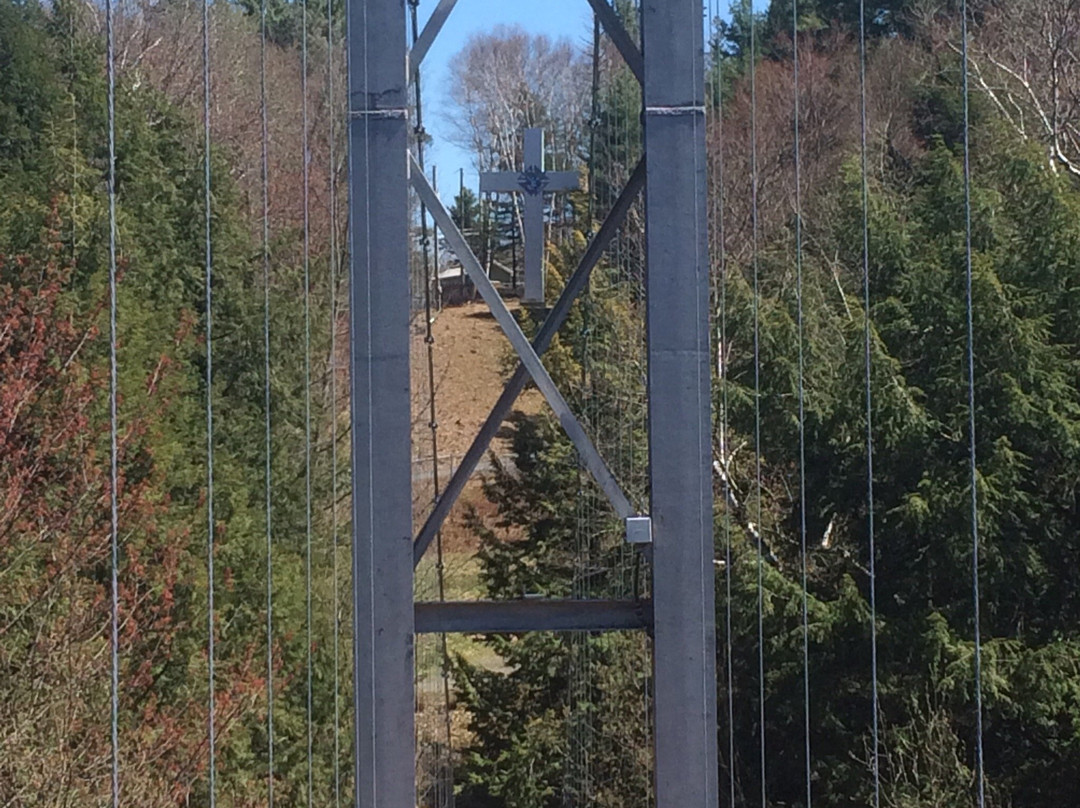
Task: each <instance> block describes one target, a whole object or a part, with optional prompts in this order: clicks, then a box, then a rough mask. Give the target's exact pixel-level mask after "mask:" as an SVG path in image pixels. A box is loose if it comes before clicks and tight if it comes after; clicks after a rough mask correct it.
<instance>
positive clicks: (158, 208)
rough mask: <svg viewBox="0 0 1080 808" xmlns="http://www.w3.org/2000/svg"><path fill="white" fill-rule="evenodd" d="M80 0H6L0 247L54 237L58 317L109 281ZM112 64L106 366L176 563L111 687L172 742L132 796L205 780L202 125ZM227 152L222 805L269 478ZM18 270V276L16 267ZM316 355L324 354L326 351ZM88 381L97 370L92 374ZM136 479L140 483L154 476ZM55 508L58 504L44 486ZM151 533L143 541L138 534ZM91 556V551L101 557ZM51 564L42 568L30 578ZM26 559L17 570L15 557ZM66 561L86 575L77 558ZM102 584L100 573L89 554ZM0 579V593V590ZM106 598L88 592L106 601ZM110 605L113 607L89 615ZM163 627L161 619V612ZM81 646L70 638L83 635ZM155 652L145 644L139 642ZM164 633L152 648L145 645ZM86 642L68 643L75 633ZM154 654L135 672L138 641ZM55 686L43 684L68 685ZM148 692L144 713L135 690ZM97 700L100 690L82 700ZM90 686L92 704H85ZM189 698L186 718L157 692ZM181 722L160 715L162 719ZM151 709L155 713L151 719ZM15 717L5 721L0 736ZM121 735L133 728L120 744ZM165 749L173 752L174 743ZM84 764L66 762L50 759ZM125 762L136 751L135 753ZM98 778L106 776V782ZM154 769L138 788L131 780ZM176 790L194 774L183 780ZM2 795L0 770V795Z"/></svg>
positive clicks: (256, 607)
mask: <svg viewBox="0 0 1080 808" xmlns="http://www.w3.org/2000/svg"><path fill="white" fill-rule="evenodd" d="M96 26H97V21H96V19H95V18H94V13H93V11H92V10H89V9H86V8H84V7H82V6H79V5H76V4H72V3H68V2H59V3H57V4H55V5H54V6H53V8H52V9H51V10H50V11H49V12H48V13H46V12H45V11H43V10H42V8H41V7H40V6H39V5H38V4H36V3H27V4H22V3H14V2H10V0H0V121H2V125H3V133H4V134H3V135H0V192H2V193H3V197H4V205H3V209H2V211H0V253H2V254H8V255H12V254H16V255H17V254H19V253H23V252H30V251H31V250H34V249H37V247H36V246H35V245H39V244H40V243H41V241H42V239H43V238H44V237H45V235H44V234H47V233H49V232H51V231H54V230H55V231H56V236H55V239H56V240H57V241H58V242H59V245H60V247H59V248H60V249H61V252H62V254H63V255H64V257H65V259H66V260H67V261H69V262H70V263H71V266H72V270H71V272H70V275H69V277H68V278H67V280H66V281H65V283H64V288H63V296H64V302H65V307H64V311H65V312H67V314H66V316H68V317H71V318H83V319H85V320H89V322H90V323H91V325H93V326H94V327H95V328H97V329H98V331H102V330H105V331H106V333H107V329H106V328H105V326H106V324H105V323H104V322H103V320H102V316H103V315H102V306H101V301H102V300H103V299H106V297H107V271H108V266H107V259H108V253H107V247H108V220H107V200H106V187H105V183H104V182H103V177H104V176H105V175H106V172H107V162H106V160H107V152H106V146H105V144H106V142H107V140H106V132H105V123H106V120H105V109H106V104H105V77H104V71H103V69H102V67H101V66H102V65H103V64H104V47H103V42H102V40H101V38H100V35H99V31H98V30H97V28H96ZM131 76H132V74H130V73H122V74H121V76H120V80H119V82H118V87H117V100H116V113H117V141H116V157H117V163H116V168H117V198H118V210H117V216H118V245H119V258H120V271H121V278H120V284H119V295H118V300H117V307H118V311H119V371H120V388H121V405H120V419H121V430H122V431H123V430H125V429H131V430H138V434H139V435H140V437H141V440H142V442H143V443H142V452H141V454H140V455H139V460H138V462H133V464H132V466H131V468H125V469H124V471H125V476H126V479H127V481H128V484H129V485H136V484H145V485H148V486H149V487H150V490H149V491H148V492H147V494H146V497H147V498H148V504H147V506H146V507H147V508H150V509H152V512H153V524H154V525H155V530H156V532H155V533H154V534H153V535H159V536H162V537H167V539H168V541H169V542H170V545H171V551H172V552H173V553H174V554H175V556H170V561H169V563H170V565H172V566H171V567H170V569H174V570H175V571H174V572H173V573H172V575H173V578H171V579H170V584H169V588H168V592H169V598H170V603H171V604H172V608H173V612H171V613H170V614H169V616H168V621H169V622H168V630H167V632H166V633H167V636H168V642H167V644H164V641H162V640H155V637H158V636H160V635H162V633H163V632H165V631H166V629H165V628H163V627H162V626H161V625H157V624H154V625H145V626H142V627H141V629H140V632H141V633H140V634H139V636H138V637H134V638H131V639H130V640H128V642H130V645H126V646H125V648H124V649H123V650H122V659H123V662H124V666H125V667H124V670H123V671H122V674H121V675H122V678H123V681H125V682H130V681H133V679H134V678H135V677H138V676H143V675H149V676H151V677H152V684H151V686H149V687H148V688H146V692H145V694H144V695H143V696H142V697H141V698H142V699H143V703H135V704H131V703H128V702H124V704H123V713H122V715H121V729H122V734H123V735H124V737H128V733H129V732H135V731H136V729H138V730H139V732H141V733H143V734H142V735H139V736H138V737H139V738H140V740H139V741H138V743H139V744H141V745H143V746H146V745H150V746H152V745H153V742H152V741H151V740H148V737H149V736H150V735H152V734H153V733H155V732H157V733H168V734H170V737H174V738H175V744H170V745H168V746H164V747H163V748H162V756H163V757H162V761H161V762H160V766H159V767H158V768H159V770H160V773H161V774H162V776H166V775H167V776H168V777H169V778H170V784H169V789H168V790H164V789H162V790H159V791H158V792H155V793H154V794H153V798H152V799H153V800H156V801H151V797H150V796H147V801H146V802H145V803H144V804H146V805H152V804H153V805H156V804H177V802H178V801H179V802H184V801H185V800H187V803H188V804H191V805H201V804H204V803H205V802H206V799H207V795H206V794H205V792H204V791H200V790H199V789H204V788H205V786H204V785H203V783H204V781H205V776H204V772H203V771H202V766H203V764H202V763H201V762H200V761H201V760H202V754H203V753H198V752H197V749H198V744H200V743H201V741H202V738H203V737H204V733H205V708H202V713H203V714H202V715H201V716H200V714H199V712H198V705H203V704H205V700H206V674H207V665H206V657H205V643H206V589H207V581H206V573H205V569H206V567H205V564H206V540H207V525H206V496H207V489H206V485H207V481H206V470H205V465H206V455H205V447H206V420H205V419H206V415H205V411H204V403H205V400H206V395H207V389H206V384H205V375H206V374H205V370H206V368H205V341H204V339H203V338H202V335H203V334H204V333H205V329H206V322H205V317H204V278H205V257H204V244H203V238H204V226H205V222H204V218H203V193H204V188H203V171H202V165H203V159H204V154H203V151H202V127H201V124H200V123H199V122H198V121H197V120H193V119H192V118H190V117H189V115H188V114H187V113H186V112H185V111H184V110H183V109H180V108H178V107H177V106H175V105H173V104H172V103H171V102H170V101H169V100H168V99H166V98H165V97H164V96H163V95H162V94H161V93H159V92H157V91H156V90H154V89H153V88H152V87H150V86H149V85H148V84H147V83H146V82H145V81H141V82H133V81H132V80H131ZM230 158H231V155H230V154H229V153H228V152H227V151H225V150H221V149H215V150H214V151H213V152H212V154H211V168H212V171H213V177H214V179H213V185H212V188H211V190H212V197H213V221H212V236H213V268H214V284H213V287H214V288H213V295H214V310H213V317H214V323H215V328H214V345H213V349H214V380H213V390H212V396H213V401H214V408H215V421H214V428H215V434H214V444H215V446H214V448H215V477H216V479H215V484H216V495H215V561H216V566H217V571H218V578H217V580H216V582H215V583H216V589H217V591H216V610H217V620H216V625H217V647H216V656H217V690H218V703H219V716H218V725H219V728H220V734H219V748H218V754H219V763H220V780H219V783H220V788H221V791H220V793H219V799H221V800H225V801H226V802H227V804H236V805H241V804H249V802H250V800H251V799H252V796H251V795H252V794H253V793H261V790H262V789H263V788H264V784H265V760H266V749H265V746H266V743H267V739H266V733H265V728H264V724H265V711H266V704H265V695H264V694H265V689H264V687H263V682H264V680H265V676H266V671H265V657H266V640H265V630H266V629H265V597H266V594H265V593H266V584H267V582H266V573H265V570H266V561H265V535H264V534H265V520H264V516H263V513H264V507H265V503H264V495H263V479H262V477H263V475H262V468H263V464H264V460H265V458H264V447H263V430H264V417H265V413H264V403H263V384H264V378H263V357H264V348H263V333H262V318H263V309H262V300H263V284H262V254H261V249H260V246H259V244H258V242H257V241H256V238H257V236H254V234H255V233H257V232H258V229H257V227H254V226H252V225H253V224H254V223H253V222H249V221H247V219H246V218H245V215H246V214H245V211H246V200H244V199H243V198H242V196H241V194H240V192H239V190H238V189H237V187H236V185H235V184H234V181H233V179H232V177H231V175H230ZM275 236H277V237H278V240H277V242H276V243H275V244H274V245H272V253H273V254H272V266H271V273H272V278H273V280H272V288H271V290H270V297H271V307H272V310H273V314H274V324H273V329H272V334H271V351H272V357H273V363H274V364H273V371H272V378H271V396H272V404H271V407H272V416H273V422H272V423H273V434H272V438H273V441H274V456H273V488H274V491H275V497H274V501H273V517H274V565H275V572H274V588H275V593H274V596H275V616H274V619H275V639H274V643H275V647H274V654H275V664H276V666H277V670H276V671H275V677H276V678H277V687H276V698H275V712H276V716H275V719H276V724H277V736H278V737H277V753H278V757H277V761H276V774H277V779H278V795H279V797H280V798H281V799H283V800H285V801H286V802H289V801H296V802H298V801H300V800H301V799H302V795H303V794H304V791H305V788H306V768H307V762H306V737H305V736H306V710H307V707H306V682H305V679H306V674H305V666H306V658H307V651H306V641H305V618H304V615H305V608H304V566H305V552H306V548H305V502H304V494H303V491H304V486H303V480H304V443H303V440H304V432H303V418H304V384H303V352H302V351H297V350H296V347H297V346H298V345H302V344H303V335H304V322H303V312H302V307H300V306H297V305H296V301H297V300H298V299H300V297H301V295H302V291H303V286H302V274H301V271H300V269H301V267H300V263H299V261H298V259H297V256H296V254H295V253H296V250H294V249H293V248H292V245H293V244H294V243H295V241H296V234H295V233H284V232H281V233H275ZM327 260H328V259H327V257H325V256H323V255H316V256H315V257H313V262H312V275H313V276H314V277H318V278H323V277H326V274H327V273H326V261H327ZM14 281H15V282H16V283H19V282H20V280H19V278H18V276H17V275H16V276H15V277H14ZM312 296H313V301H314V302H313V323H312V329H313V333H314V334H315V335H316V336H315V338H314V341H313V344H312V353H313V356H314V357H315V358H316V359H315V367H314V374H315V378H316V380H318V379H319V378H321V375H322V373H323V368H324V366H325V364H326V361H327V360H326V357H327V356H328V344H327V343H328V335H329V330H330V322H329V311H328V306H327V300H328V297H329V289H328V288H327V287H326V286H325V285H321V284H320V285H316V286H314V287H313V288H312ZM84 353H85V355H86V358H85V361H86V363H87V366H88V368H89V369H90V371H89V372H93V373H100V374H104V372H105V368H106V363H107V342H106V341H104V340H100V339H99V340H94V341H90V342H89V343H88V344H87V346H86V348H85V349H84ZM320 357H321V358H320ZM101 378H106V377H105V376H104V375H102V376H101ZM106 389H107V388H105V387H101V386H99V387H98V388H97V395H98V396H99V398H98V403H97V407H96V409H95V411H94V414H93V417H92V418H91V419H90V428H91V429H92V430H93V434H94V435H96V436H99V437H100V439H101V445H100V446H97V447H96V452H97V455H96V461H95V462H97V463H101V462H102V458H104V463H105V465H104V466H103V467H104V468H107V459H108V444H107V438H108V409H107V406H106V400H105V399H104V398H103V396H104V395H105V393H104V391H105V390H106ZM324 391H325V385H322V384H318V385H317V386H316V387H315V388H314V390H313V396H314V402H313V418H314V419H315V427H314V433H315V440H316V447H315V453H314V459H313V460H314V469H313V489H314V496H315V501H314V503H313V510H314V514H315V523H314V530H315V536H314V540H315V542H316V547H315V556H314V578H315V592H314V598H315V608H316V614H317V616H318V615H323V616H325V615H326V614H327V613H328V612H329V611H330V610H329V608H328V604H331V603H332V601H331V588H332V581H331V579H330V577H329V566H330V558H329V557H328V553H327V552H326V549H325V548H326V537H327V532H328V531H327V528H326V523H327V522H328V521H329V504H328V503H329V491H328V489H329V458H328V454H329V446H328V442H327V439H326V432H327V430H328V422H329V417H330V410H329V405H328V403H327V402H326V401H325V399H324ZM151 483H152V485H151ZM55 507H57V508H64V507H68V505H66V504H65V501H64V498H63V495H62V494H61V493H59V492H58V493H57V501H56V502H55ZM121 530H122V552H123V557H124V560H125V563H131V564H134V563H136V557H137V556H136V554H137V553H139V552H140V547H142V548H143V550H142V563H143V564H146V563H155V559H156V556H155V555H154V552H156V551H155V550H154V548H155V547H156V545H155V544H154V543H153V541H150V540H141V541H140V540H139V531H138V530H137V528H136V526H135V525H134V524H132V523H130V522H125V521H122V524H121ZM146 547H149V548H150V549H149V550H147V549H145V548H146ZM94 563H95V564H97V565H98V566H100V561H95V562H94ZM46 573H47V567H46V566H45V562H44V561H43V562H42V566H41V567H40V568H39V569H37V574H40V575H45V574H46ZM28 574H29V573H28ZM81 574H82V573H81ZM93 574H94V576H96V578H97V582H96V586H97V588H98V593H99V597H103V596H104V591H105V590H103V589H102V587H104V586H105V585H106V583H107V578H103V577H101V576H102V569H99V568H97V567H95V569H94V570H93ZM5 597H6V596H4V597H0V601H2V600H4V599H5ZM105 602H106V601H105V600H101V601H100V603H102V604H104V603H105ZM92 614H93V615H94V616H95V618H96V619H105V617H106V616H107V611H101V610H95V611H94V612H92ZM163 625H164V624H163ZM332 630H333V627H332V624H331V623H330V622H329V621H328V620H326V619H325V617H324V618H323V619H320V620H319V622H318V623H317V624H316V626H315V627H314V636H313V641H314V644H315V658H314V666H315V675H316V677H317V680H321V681H324V682H329V681H330V679H331V678H332V675H333V660H332V659H330V656H329V655H330V648H331V636H332V635H331V633H330V632H332ZM100 636H104V635H103V634H101V635H95V636H94V637H93V638H92V640H86V642H87V643H91V642H92V644H93V647H94V648H95V649H97V652H96V653H95V654H94V657H93V658H94V659H95V660H96V661H97V662H96V664H98V665H99V666H104V667H100V668H99V669H97V670H96V673H94V677H96V678H95V681H98V682H100V683H101V684H102V685H103V686H105V687H106V691H105V695H106V697H107V682H108V670H107V663H108V655H107V654H105V653H100V649H98V644H99V637H100ZM17 642H18V638H17V637H15V636H12V635H8V636H6V637H2V636H0V657H3V658H11V657H12V656H14V658H15V659H18V658H20V657H21V655H23V652H22V651H20V650H19V647H18V645H17ZM84 647H85V646H80V649H82V648H84ZM155 649H158V650H155ZM161 649H164V650H165V651H167V652H168V657H167V659H166V660H164V661H162V660H160V659H159V658H158V657H155V656H153V654H154V653H159V652H162V653H163V651H162V650H161ZM80 653H81V650H80ZM141 658H145V659H146V661H147V664H148V665H150V664H153V665H154V666H155V667H152V668H148V669H147V670H146V671H143V672H140V669H139V668H138V665H139V663H140V659H141ZM62 695H63V694H62V693H59V692H58V696H62ZM315 697H316V698H315V703H314V726H315V732H316V738H317V740H316V750H317V759H316V761H315V763H314V774H315V777H316V778H317V781H316V783H315V794H316V796H317V797H318V796H320V795H323V796H325V795H326V794H328V793H329V789H330V781H331V777H330V769H331V765H332V760H331V753H330V751H329V750H330V749H331V745H330V743H329V735H330V732H331V730H332V720H333V695H332V691H331V690H330V688H329V687H317V688H316V693H315ZM146 700H150V702H151V703H152V704H153V705H155V706H156V707H157V710H158V712H154V711H151V710H150V708H149V707H147V706H146V703H145V701H146ZM91 703H97V702H91ZM101 703H102V704H103V703H104V702H101ZM192 704H194V705H196V708H195V709H191V708H190V707H189V708H188V709H187V711H186V712H185V713H184V714H183V715H182V716H181V718H180V719H172V718H170V717H169V715H170V714H169V713H168V710H169V709H170V708H176V707H177V706H179V705H192ZM95 720H96V721H104V722H106V723H105V724H103V725H100V726H99V725H94V729H95V730H96V731H97V732H98V738H99V741H98V743H97V746H98V747H99V748H100V749H101V750H106V751H107V748H108V744H107V738H108V726H107V720H108V711H107V709H101V710H98V711H97V713H96V714H95ZM174 720H175V721H176V723H174V724H169V723H168V721H174ZM155 722H156V723H155ZM11 730H12V727H3V728H0V735H3V736H4V737H7V735H8V733H9V732H10V731H11ZM133 743H134V741H133ZM168 755H172V757H168ZM122 761H123V766H124V768H123V770H122V780H123V781H124V783H125V788H130V789H131V792H129V793H133V794H135V793H138V791H137V785H136V784H137V783H139V782H142V780H141V779H140V778H143V777H144V776H149V774H148V773H150V772H152V771H153V767H147V766H146V764H145V762H143V761H142V758H141V757H139V756H136V755H134V754H131V753H126V754H124V755H122ZM64 765H74V766H78V765H79V764H78V763H77V762H75V763H70V764H64ZM140 766H141V767H142V768H140ZM101 784H102V785H107V783H106V781H105V780H102V781H101ZM147 788H149V786H148V787H147ZM192 789H195V790H194V791H192ZM3 793H5V792H4V791H3V787H2V786H0V794H3Z"/></svg>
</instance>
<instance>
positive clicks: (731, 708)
mask: <svg viewBox="0 0 1080 808" xmlns="http://www.w3.org/2000/svg"><path fill="white" fill-rule="evenodd" d="M719 16H720V0H710V7H709V35H710V41H709V42H710V54H709V55H710V67H711V69H712V109H711V110H710V112H711V117H712V119H713V124H712V125H713V131H714V132H715V133H716V135H715V141H714V142H715V145H714V147H713V148H714V149H715V150H716V157H715V163H716V168H715V171H714V174H713V217H712V218H713V244H714V249H715V250H716V256H717V274H718V278H717V280H716V281H715V285H716V287H718V288H716V289H715V294H716V295H717V297H718V298H719V300H717V301H716V305H717V306H718V308H719V319H720V322H719V323H718V324H717V340H716V343H717V344H716V367H717V376H718V380H719V383H720V414H719V418H718V421H719V430H720V465H721V471H722V474H721V475H720V485H721V488H722V490H723V500H724V515H723V519H722V520H721V533H722V537H723V545H724V667H725V687H724V689H725V691H726V693H725V695H726V702H727V704H726V707H727V759H728V791H729V793H728V798H729V800H730V801H729V805H731V806H734V805H735V695H734V688H733V681H734V678H735V677H734V665H733V661H732V649H733V643H732V614H731V605H732V599H731V569H732V552H731V505H730V503H731V479H730V477H729V475H728V473H727V439H728V433H729V431H730V430H729V424H728V374H727V361H726V356H725V353H726V351H727V251H726V249H725V247H726V245H725V237H726V230H725V227H724V178H725V174H724V96H723V85H722V80H723V72H722V70H721V65H720V54H719V50H718V46H719V42H718V40H717V39H716V38H715V24H716V20H717V19H718V18H719Z"/></svg>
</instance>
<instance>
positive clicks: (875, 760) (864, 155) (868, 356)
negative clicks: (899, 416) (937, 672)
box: [859, 0, 881, 808]
mask: <svg viewBox="0 0 1080 808" xmlns="http://www.w3.org/2000/svg"><path fill="white" fill-rule="evenodd" d="M859 111H860V126H859V135H860V161H861V171H862V270H863V306H864V312H863V317H864V323H863V336H864V346H863V347H864V359H865V364H866V510H867V536H868V540H869V552H870V563H869V573H870V666H871V679H872V681H871V701H872V709H873V713H874V714H873V724H872V731H873V744H874V750H873V753H872V756H871V765H872V768H873V778H874V808H879V806H880V805H881V759H880V755H881V743H880V742H881V739H880V717H879V699H878V642H877V546H876V541H875V535H874V421H873V417H874V415H873V389H872V376H871V372H872V370H873V367H872V353H871V324H870V316H871V306H870V180H869V171H868V167H867V166H868V150H867V136H868V124H867V109H866V0H859Z"/></svg>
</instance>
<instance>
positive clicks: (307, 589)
mask: <svg viewBox="0 0 1080 808" xmlns="http://www.w3.org/2000/svg"><path fill="white" fill-rule="evenodd" d="M307 7H308V4H307V0H302V2H301V4H300V40H301V42H300V126H301V129H302V132H301V136H300V148H301V151H302V153H303V183H304V189H303V205H304V237H303V242H304V244H303V252H304V610H305V611H304V613H305V629H306V639H307V642H306V643H305V645H306V652H307V654H306V655H307V694H306V695H307V718H306V723H307V804H308V808H311V806H312V805H313V804H314V799H313V788H314V779H315V771H314V767H313V764H312V749H313V745H314V699H313V686H312V682H313V678H314V672H313V660H312V650H311V648H312V643H313V639H312V626H311V622H312V621H311V204H310V201H311V166H310V162H311V161H310V159H309V151H310V144H309V142H308V18H307Z"/></svg>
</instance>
